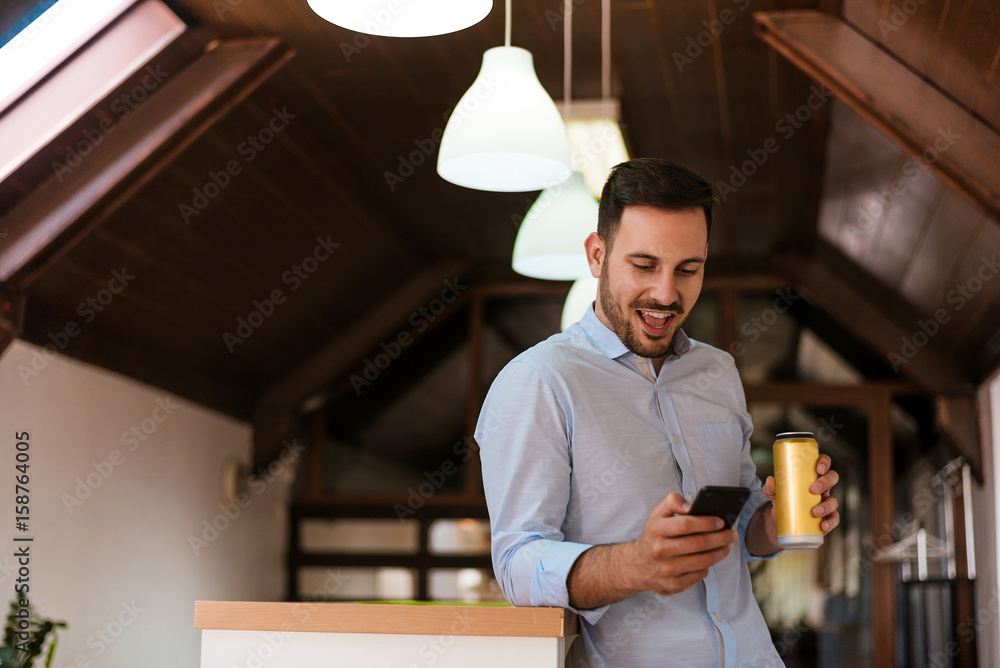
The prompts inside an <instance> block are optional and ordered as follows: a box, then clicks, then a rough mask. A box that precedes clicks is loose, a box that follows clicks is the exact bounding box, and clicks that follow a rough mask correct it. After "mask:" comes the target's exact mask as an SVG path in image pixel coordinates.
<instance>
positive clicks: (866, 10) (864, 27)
mask: <svg viewBox="0 0 1000 668" xmlns="http://www.w3.org/2000/svg"><path fill="white" fill-rule="evenodd" d="M887 1H888V0H881V3H880V2H879V0H844V1H843V8H842V11H841V13H840V14H839V15H838V16H841V17H842V18H843V20H844V21H846V22H848V23H850V24H851V25H852V26H854V27H855V28H856V29H857V30H859V31H860V32H863V33H864V34H866V35H868V37H869V38H870V39H872V40H877V39H878V22H879V19H880V18H882V4H884V3H886V2H887Z"/></svg>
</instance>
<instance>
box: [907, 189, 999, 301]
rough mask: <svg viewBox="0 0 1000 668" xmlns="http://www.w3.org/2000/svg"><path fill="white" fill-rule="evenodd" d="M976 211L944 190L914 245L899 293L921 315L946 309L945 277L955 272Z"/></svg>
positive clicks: (973, 226)
mask: <svg viewBox="0 0 1000 668" xmlns="http://www.w3.org/2000/svg"><path fill="white" fill-rule="evenodd" d="M980 220H981V216H980V215H979V210H978V209H976V208H975V207H974V206H972V205H971V204H969V202H967V201H966V200H965V199H964V198H963V197H961V196H959V195H958V193H956V192H955V191H953V190H947V189H946V190H945V191H944V194H943V196H942V199H941V204H940V206H939V207H938V208H937V210H936V211H935V215H934V217H933V218H931V219H930V223H929V225H928V226H927V232H926V234H925V235H924V236H923V238H922V239H921V244H920V245H919V246H914V247H913V250H912V254H911V256H910V260H911V261H910V263H909V265H908V267H907V271H906V274H904V276H903V280H902V282H901V283H900V293H901V294H902V295H903V296H904V297H905V298H906V299H908V300H909V301H910V303H912V304H915V305H918V307H919V308H921V310H922V311H923V312H924V313H933V312H934V311H935V310H936V309H938V308H942V307H946V302H945V294H946V293H947V291H948V289H949V287H948V283H947V277H948V276H949V275H951V273H952V272H953V271H954V267H955V263H956V261H958V260H960V259H961V257H960V253H961V251H962V249H963V248H967V247H968V242H969V241H970V240H971V238H972V236H973V234H974V232H975V229H976V224H977V223H978V222H979V221H980Z"/></svg>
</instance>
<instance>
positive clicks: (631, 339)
mask: <svg viewBox="0 0 1000 668" xmlns="http://www.w3.org/2000/svg"><path fill="white" fill-rule="evenodd" d="M597 292H598V298H599V299H600V301H601V310H602V311H603V312H604V317H606V318H607V319H608V323H609V324H610V325H611V331H613V332H614V333H615V334H617V335H618V338H619V339H621V341H622V343H624V344H625V347H626V348H628V349H629V350H630V351H632V352H633V353H635V354H636V355H638V356H639V357H648V358H650V359H658V358H660V357H665V356H666V355H667V354H668V353H669V352H670V350H671V348H673V345H674V334H676V332H677V330H678V329H680V326H681V323H683V322H684V320H685V319H686V318H685V316H684V308H683V307H682V306H681V305H680V303H679V302H676V301H675V302H674V303H672V304H670V305H669V306H664V305H662V304H659V303H657V302H653V301H647V300H636V301H633V302H632V303H631V304H629V309H630V310H632V311H635V310H643V311H659V312H670V313H673V314H674V315H673V316H672V317H671V322H670V326H669V327H668V328H667V331H666V332H664V333H663V334H661V335H659V336H656V337H654V336H652V335H650V334H649V333H648V332H646V331H638V328H637V327H636V326H635V325H634V324H633V322H632V320H631V319H630V318H629V314H628V313H626V312H625V311H624V310H623V309H622V307H621V305H619V303H618V302H617V301H616V300H615V298H614V295H613V294H611V275H610V270H609V268H608V262H607V258H605V260H604V262H603V263H602V265H601V278H600V280H599V281H598V290H597ZM640 317H641V316H640Z"/></svg>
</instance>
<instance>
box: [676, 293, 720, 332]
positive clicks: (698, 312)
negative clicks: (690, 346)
mask: <svg viewBox="0 0 1000 668" xmlns="http://www.w3.org/2000/svg"><path fill="white" fill-rule="evenodd" d="M718 302H719V300H718V298H717V297H716V294H715V292H714V291H707V290H706V291H704V292H702V293H701V297H699V298H698V303H697V304H695V305H694V308H693V309H691V313H690V314H689V315H688V318H687V320H685V321H684V325H683V329H684V333H685V334H687V335H688V337H689V338H692V339H694V340H696V341H701V342H702V343H707V344H708V345H710V346H716V345H718V341H719V333H718V312H719V311H718Z"/></svg>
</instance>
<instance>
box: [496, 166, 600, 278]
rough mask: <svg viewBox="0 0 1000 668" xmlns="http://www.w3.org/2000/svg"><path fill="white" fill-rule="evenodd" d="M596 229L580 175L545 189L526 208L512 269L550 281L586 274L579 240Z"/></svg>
mask: <svg viewBox="0 0 1000 668" xmlns="http://www.w3.org/2000/svg"><path fill="white" fill-rule="evenodd" d="M595 231H597V200H595V199H594V197H593V195H591V194H590V192H589V191H588V190H587V185H586V183H585V182H584V179H583V174H581V173H580V172H573V176H571V177H570V178H569V180H568V181H566V182H565V183H560V184H558V185H555V186H552V187H551V188H546V189H545V191H543V192H542V194H541V195H540V196H539V197H538V199H537V200H535V203H534V204H532V205H531V208H530V209H528V214H527V215H526V216H525V217H524V221H523V222H522V223H521V227H520V229H518V231H517V239H515V240H514V257H513V259H512V260H511V265H512V266H513V267H514V271H516V272H517V273H519V274H522V275H524V276H531V277H532V278H543V279H547V280H550V281H575V280H576V279H578V278H580V277H582V276H588V275H589V274H590V266H589V265H588V264H587V255H586V251H585V250H584V248H583V243H584V241H585V240H586V239H587V236H588V235H589V234H590V233H591V232H595Z"/></svg>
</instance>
